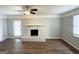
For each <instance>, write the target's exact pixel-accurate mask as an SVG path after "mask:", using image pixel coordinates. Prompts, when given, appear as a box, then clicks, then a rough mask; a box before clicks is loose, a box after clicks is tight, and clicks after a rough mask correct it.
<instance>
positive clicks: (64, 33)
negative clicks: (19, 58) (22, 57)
mask: <svg viewBox="0 0 79 59" xmlns="http://www.w3.org/2000/svg"><path fill="white" fill-rule="evenodd" d="M78 11H79V6H78V5H9V6H8V5H4V6H3V5H2V6H0V33H1V34H0V52H1V53H4V54H6V53H12V54H16V53H19V54H22V53H25V54H28V53H30V54H33V53H35V54H40V53H43V54H51V53H52V54H59V53H60V54H66V53H68V54H74V53H79V43H78V42H79V39H78V34H79V33H78V28H79V27H77V26H78V25H79V24H78V17H79V15H78V14H79V12H78ZM74 19H75V20H76V21H75V20H74ZM11 44H12V45H11ZM5 46H6V47H5Z"/></svg>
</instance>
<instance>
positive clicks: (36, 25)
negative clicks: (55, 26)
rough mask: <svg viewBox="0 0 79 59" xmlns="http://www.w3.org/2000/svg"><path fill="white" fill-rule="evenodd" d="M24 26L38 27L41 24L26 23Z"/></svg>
mask: <svg viewBox="0 0 79 59" xmlns="http://www.w3.org/2000/svg"><path fill="white" fill-rule="evenodd" d="M25 26H26V27H39V26H42V24H26V25H25Z"/></svg>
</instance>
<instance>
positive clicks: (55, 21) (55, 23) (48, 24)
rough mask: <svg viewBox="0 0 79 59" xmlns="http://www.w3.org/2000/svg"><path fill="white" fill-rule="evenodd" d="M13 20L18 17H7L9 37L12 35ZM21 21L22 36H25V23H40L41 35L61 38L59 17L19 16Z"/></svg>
mask: <svg viewBox="0 0 79 59" xmlns="http://www.w3.org/2000/svg"><path fill="white" fill-rule="evenodd" d="M13 20H19V19H8V28H9V30H8V32H9V37H13V35H12V34H13V33H12V32H13V30H12V29H13V27H12V22H13ZM20 20H21V21H22V36H27V33H26V25H27V24H32V25H33V24H41V25H42V26H41V30H42V33H41V36H42V35H44V37H45V38H49V39H52V38H53V39H57V38H61V20H60V18H21V19H20Z"/></svg>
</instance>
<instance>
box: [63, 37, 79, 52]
mask: <svg viewBox="0 0 79 59" xmlns="http://www.w3.org/2000/svg"><path fill="white" fill-rule="evenodd" d="M63 40H64V41H65V42H66V43H68V44H69V45H71V46H72V47H74V48H75V49H76V50H78V51H79V48H78V47H76V46H75V45H73V44H72V43H70V42H69V41H67V40H65V39H64V38H63Z"/></svg>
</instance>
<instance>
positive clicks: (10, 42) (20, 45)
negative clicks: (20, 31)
mask: <svg viewBox="0 0 79 59" xmlns="http://www.w3.org/2000/svg"><path fill="white" fill-rule="evenodd" d="M74 53H79V51H75V49H74V48H72V47H71V46H70V45H68V44H67V43H65V42H64V41H62V40H61V39H59V40H58V39H56V40H50V39H48V40H47V41H46V42H22V41H21V39H7V40H5V41H3V42H1V43H0V54H74Z"/></svg>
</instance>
